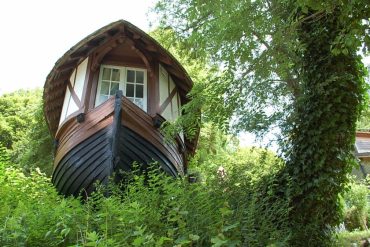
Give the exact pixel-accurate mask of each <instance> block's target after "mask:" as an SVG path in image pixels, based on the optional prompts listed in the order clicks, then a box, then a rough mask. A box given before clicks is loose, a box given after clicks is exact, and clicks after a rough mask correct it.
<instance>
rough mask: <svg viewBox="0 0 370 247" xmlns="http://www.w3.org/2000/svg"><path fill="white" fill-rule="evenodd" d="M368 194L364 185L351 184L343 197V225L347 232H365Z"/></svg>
mask: <svg viewBox="0 0 370 247" xmlns="http://www.w3.org/2000/svg"><path fill="white" fill-rule="evenodd" d="M368 194H369V190H368V188H367V187H366V185H365V184H363V183H360V182H352V183H350V184H349V189H348V191H347V192H346V193H345V194H344V195H343V197H344V201H345V207H344V224H345V227H346V229H347V230H349V231H353V230H367V225H368V210H369V206H368V199H367V198H368Z"/></svg>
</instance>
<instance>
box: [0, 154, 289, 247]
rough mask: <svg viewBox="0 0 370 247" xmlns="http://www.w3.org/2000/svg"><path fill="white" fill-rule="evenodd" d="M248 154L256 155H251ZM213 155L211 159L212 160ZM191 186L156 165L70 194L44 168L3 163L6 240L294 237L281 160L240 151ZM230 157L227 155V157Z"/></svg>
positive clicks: (193, 241) (207, 242)
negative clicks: (279, 180)
mask: <svg viewBox="0 0 370 247" xmlns="http://www.w3.org/2000/svg"><path fill="white" fill-rule="evenodd" d="M247 154H248V155H247ZM211 160H212V159H209V160H207V161H206V162H208V164H211V163H212V162H211ZM214 161H215V162H214V164H213V165H210V166H209V167H210V168H209V169H205V168H203V171H202V177H203V180H202V181H201V182H198V183H195V184H189V183H188V182H186V181H185V180H184V179H181V178H179V179H173V178H170V177H168V176H166V175H164V174H162V173H159V172H158V170H156V169H153V170H150V171H149V172H148V174H146V175H141V174H139V173H138V172H133V173H131V174H129V175H128V178H127V180H126V182H125V184H123V185H111V186H110V187H109V192H108V194H109V195H110V196H109V197H106V195H107V191H106V189H104V188H100V189H99V190H98V191H97V192H96V193H95V194H93V195H92V196H90V197H88V198H87V200H86V201H84V202H81V200H80V199H74V198H63V197H61V196H59V195H58V194H57V192H56V191H55V189H54V188H53V187H52V186H51V184H50V182H49V179H48V178H47V177H46V176H45V175H43V174H41V173H40V172H38V171H33V172H32V173H31V174H30V176H25V175H23V173H22V172H21V171H20V170H18V169H15V168H10V167H9V166H8V167H7V168H5V167H4V166H2V167H1V168H0V198H1V200H0V246H58V245H59V246H71V245H74V246H241V245H248V246H250V245H252V246H266V245H269V244H277V243H280V244H281V245H283V243H284V240H285V239H286V237H287V233H286V232H285V231H284V229H285V228H284V225H283V224H281V223H282V222H284V217H285V215H286V214H287V207H286V205H287V202H286V201H284V200H283V199H280V198H277V197H276V193H275V192H276V190H277V188H275V187H274V181H275V179H274V176H273V175H274V174H276V173H277V172H278V171H279V170H280V166H281V161H280V160H279V159H277V158H276V157H274V156H273V155H272V154H270V153H267V152H264V151H261V150H257V149H254V150H239V151H237V152H236V153H235V156H233V158H230V157H229V158H228V160H227V163H222V164H223V166H224V168H225V171H226V175H225V176H220V174H219V173H217V170H218V167H219V166H220V165H221V163H219V162H220V161H221V159H219V160H217V159H214ZM224 161H225V162H226V160H224Z"/></svg>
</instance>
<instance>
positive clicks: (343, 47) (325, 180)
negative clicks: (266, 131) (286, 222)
mask: <svg viewBox="0 0 370 247" xmlns="http://www.w3.org/2000/svg"><path fill="white" fill-rule="evenodd" d="M297 5H298V8H296V12H295V15H294V16H293V17H292V23H293V24H292V25H296V32H297V37H298V42H299V44H300V47H301V48H300V50H298V51H297V53H298V54H299V56H300V62H299V67H300V68H301V80H302V83H301V92H303V94H302V95H301V96H300V97H299V98H298V100H297V101H295V102H294V106H295V107H294V109H295V112H294V114H293V115H292V121H291V123H290V126H289V128H287V130H288V132H289V142H288V143H289V145H288V146H286V147H285V151H286V152H285V153H286V155H287V163H286V172H287V173H288V174H289V176H290V184H291V188H290V191H289V193H288V194H289V197H290V198H291V201H292V202H291V208H292V210H291V212H290V220H291V227H292V231H291V232H292V238H291V245H292V246H302V240H305V242H303V245H307V246H312V245H318V244H320V245H323V246H324V245H330V233H331V232H330V230H331V229H330V227H334V226H336V225H337V224H339V223H340V216H341V215H340V212H341V209H340V203H339V199H338V194H339V193H340V192H342V191H343V189H344V186H345V183H346V182H347V174H348V173H349V172H350V171H351V170H352V167H353V166H352V165H353V163H354V159H353V158H354V157H353V154H352V151H353V145H354V136H355V129H356V121H357V119H358V117H359V114H360V111H361V109H362V108H363V99H364V95H365V92H366V90H365V82H364V73H363V70H362V64H361V57H360V56H359V55H357V50H358V46H359V45H360V44H361V42H356V44H355V43H353V45H348V43H349V42H347V43H346V44H343V43H342V40H355V37H352V36H353V35H354V34H353V33H351V32H350V31H349V30H348V27H349V25H352V22H356V21H357V22H360V23H357V24H359V25H361V19H353V18H350V17H348V16H347V14H348V12H346V11H347V6H345V5H338V4H332V5H329V4H326V5H325V3H323V5H313V4H310V2H308V3H306V4H301V5H299V4H297ZM297 5H296V6H297ZM354 12H355V11H354ZM353 15H354V16H356V15H355V13H354V14H353ZM297 229H300V230H297Z"/></svg>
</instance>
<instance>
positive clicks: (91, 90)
mask: <svg viewBox="0 0 370 247" xmlns="http://www.w3.org/2000/svg"><path fill="white" fill-rule="evenodd" d="M191 88H192V81H191V79H190V77H189V76H188V74H187V73H186V71H185V70H184V68H183V67H182V66H181V65H180V64H179V62H178V61H177V60H176V59H175V58H174V57H173V56H172V55H171V54H170V53H169V52H168V51H166V50H165V49H164V48H163V47H162V46H161V45H159V44H158V43H157V42H156V41H155V40H154V39H153V38H151V37H150V36H149V35H147V34H146V33H144V32H143V31H141V30H140V29H138V28H137V27H135V26H134V25H132V24H131V23H129V22H127V21H123V20H120V21H117V22H114V23H111V24H109V25H107V26H105V27H103V28H101V29H99V30H97V31H96V32H94V33H93V34H91V35H89V36H88V37H86V38H85V39H83V40H81V41H80V42H79V43H77V44H76V45H75V46H74V47H72V48H71V49H70V50H69V51H67V52H66V53H65V54H64V55H63V56H62V57H61V58H60V59H59V60H58V61H57V62H56V64H55V66H54V68H53V69H52V71H51V72H50V74H49V75H48V77H47V79H46V82H45V86H44V95H43V99H44V112H45V117H46V120H47V123H48V126H49V130H50V132H51V134H52V135H53V137H54V139H55V143H56V151H55V160H54V171H53V176H52V182H53V184H54V185H55V186H56V188H57V189H58V191H59V192H60V193H62V194H64V195H75V196H77V195H79V194H80V193H81V192H83V194H84V195H86V194H87V195H88V194H90V193H91V192H92V191H93V190H94V185H95V183H96V182H97V181H100V182H102V183H107V181H108V179H109V177H111V176H112V174H114V173H117V172H118V171H120V170H121V171H130V169H131V166H132V163H133V162H135V161H136V162H138V163H140V164H148V163H152V162H153V161H155V162H157V163H158V164H159V165H160V166H161V168H162V169H163V170H164V171H165V172H167V173H168V174H170V175H172V176H177V175H184V174H186V172H187V160H188V157H189V156H191V155H192V154H193V153H194V150H195V147H196V143H197V138H195V139H193V140H188V139H187V138H185V137H184V136H183V135H182V133H179V134H178V135H177V137H176V138H175V140H174V141H171V142H169V141H168V140H165V138H164V136H163V134H162V133H161V131H160V129H159V127H160V125H161V124H162V123H163V122H164V121H173V120H175V119H176V118H177V117H179V116H180V115H181V110H180V109H181V106H182V105H184V104H186V103H187V102H188V98H187V97H186V95H187V93H188V92H189V91H190V89H191Z"/></svg>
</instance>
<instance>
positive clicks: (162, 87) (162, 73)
mask: <svg viewBox="0 0 370 247" xmlns="http://www.w3.org/2000/svg"><path fill="white" fill-rule="evenodd" d="M159 105H160V112H159V114H161V115H162V116H163V117H164V118H165V119H166V120H168V121H173V120H175V119H176V118H177V117H178V116H179V115H180V107H181V103H180V96H179V93H178V92H177V88H176V85H175V83H174V81H173V79H172V77H171V76H170V75H169V73H168V72H167V71H166V69H165V68H164V67H163V66H161V65H159Z"/></svg>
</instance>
